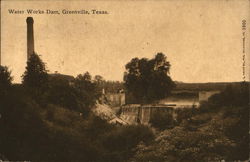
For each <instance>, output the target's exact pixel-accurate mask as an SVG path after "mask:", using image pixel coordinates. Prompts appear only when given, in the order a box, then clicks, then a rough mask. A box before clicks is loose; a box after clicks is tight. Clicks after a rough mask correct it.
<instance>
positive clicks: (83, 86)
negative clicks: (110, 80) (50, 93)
mask: <svg viewBox="0 0 250 162" xmlns="http://www.w3.org/2000/svg"><path fill="white" fill-rule="evenodd" d="M74 88H75V89H76V91H77V93H78V95H79V96H80V98H81V99H82V100H83V102H84V104H85V107H86V108H89V107H90V106H93V105H94V104H95V102H96V100H97V99H98V98H99V97H100V95H101V92H100V91H99V90H98V87H97V84H96V83H95V82H94V81H92V77H91V75H90V74H89V72H86V73H84V74H83V75H82V74H79V75H78V76H77V77H76V79H75V83H74Z"/></svg>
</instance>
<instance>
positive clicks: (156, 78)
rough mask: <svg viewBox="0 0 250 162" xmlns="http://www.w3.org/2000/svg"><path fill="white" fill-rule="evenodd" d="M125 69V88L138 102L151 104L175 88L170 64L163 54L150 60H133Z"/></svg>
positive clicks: (158, 54)
mask: <svg viewBox="0 0 250 162" xmlns="http://www.w3.org/2000/svg"><path fill="white" fill-rule="evenodd" d="M125 67H126V72H125V74H124V81H125V88H126V90H127V92H128V93H130V94H132V96H133V97H135V98H136V99H137V102H141V103H150V102H153V101H157V100H159V99H162V98H165V97H167V96H168V95H169V94H170V92H171V90H172V89H173V88H174V87H175V84H174V82H173V81H172V79H171V77H170V76H169V70H170V63H169V62H168V61H167V57H166V56H165V55H164V54H163V53H157V54H156V55H155V57H154V58H153V59H150V60H149V59H147V58H142V59H138V58H133V59H132V60H131V61H130V62H129V63H127V64H126V66H125Z"/></svg>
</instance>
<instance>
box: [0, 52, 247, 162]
mask: <svg viewBox="0 0 250 162" xmlns="http://www.w3.org/2000/svg"><path fill="white" fill-rule="evenodd" d="M50 77H51V76H49V74H48V73H47V71H46V69H45V66H44V63H43V62H42V61H41V60H40V58H39V57H38V56H37V55H33V56H32V57H31V58H30V60H29V62H28V64H27V68H26V72H25V73H24V75H23V82H22V84H18V85H13V84H12V83H11V80H12V77H11V75H10V72H9V71H8V69H7V68H6V67H0V115H1V118H0V131H1V133H0V146H1V147H0V160H12V161H20V160H21V161H24V160H29V161H48V162H50V161H51V162H52V161H53V162H54V161H91V162H92V161H93V162H98V161H100V162H103V161H107V162H112V161H114V162H119V161H121V162H122V161H124V162H126V161H136V162H137V161H138V162H140V161H141V162H146V161H153V162H161V161H219V160H223V159H224V160H227V161H232V160H247V159H248V154H249V152H248V146H249V145H248V144H249V135H248V130H249V125H248V121H249V117H248V114H249V109H248V106H249V105H248V104H249V83H242V84H241V85H240V86H237V87H228V88H227V89H225V90H224V91H223V92H222V93H221V94H217V95H214V96H213V97H211V98H210V99H209V101H208V102H206V103H203V104H202V105H201V107H200V109H178V110H175V111H176V114H177V116H176V118H173V116H171V115H169V114H167V113H166V114H164V113H162V114H158V115H157V114H156V116H155V117H154V118H153V119H152V121H151V124H152V126H153V127H154V130H155V131H153V130H152V128H149V127H147V126H142V125H131V126H116V125H111V124H109V123H107V122H106V121H105V120H102V119H101V118H99V117H97V116H95V114H93V113H92V111H91V108H92V106H93V105H94V104H95V102H96V100H98V99H99V97H100V93H101V89H100V83H101V84H103V82H102V81H101V80H102V79H101V78H100V77H95V79H92V77H91V75H90V74H89V73H84V74H80V75H78V76H77V77H76V78H73V79H72V80H70V81H69V82H68V81H66V82H65V80H64V81H62V80H57V79H55V78H52V79H50ZM118 85H119V84H117V87H119V86H118ZM111 89H112V90H111V91H113V90H114V88H111ZM114 91H115V90H114Z"/></svg>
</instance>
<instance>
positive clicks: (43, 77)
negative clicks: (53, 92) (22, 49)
mask: <svg viewBox="0 0 250 162" xmlns="http://www.w3.org/2000/svg"><path fill="white" fill-rule="evenodd" d="M47 72H48V71H47V70H46V68H45V64H44V62H43V61H42V60H41V59H40V57H39V56H38V55H37V54H36V53H33V54H32V55H31V56H30V58H29V60H28V62H27V66H26V71H25V72H24V74H23V76H22V77H23V84H24V85H25V86H27V87H30V88H38V89H40V88H44V87H47V84H48V73H47Z"/></svg>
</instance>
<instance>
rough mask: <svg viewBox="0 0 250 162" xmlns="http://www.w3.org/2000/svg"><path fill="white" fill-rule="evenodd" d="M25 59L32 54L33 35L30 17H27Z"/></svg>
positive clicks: (32, 21)
mask: <svg viewBox="0 0 250 162" xmlns="http://www.w3.org/2000/svg"><path fill="white" fill-rule="evenodd" d="M26 22H27V59H29V57H30V56H31V55H32V54H33V53H34V50H35V48H34V33H33V23H34V20H33V18H32V17H27V19H26Z"/></svg>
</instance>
